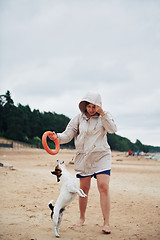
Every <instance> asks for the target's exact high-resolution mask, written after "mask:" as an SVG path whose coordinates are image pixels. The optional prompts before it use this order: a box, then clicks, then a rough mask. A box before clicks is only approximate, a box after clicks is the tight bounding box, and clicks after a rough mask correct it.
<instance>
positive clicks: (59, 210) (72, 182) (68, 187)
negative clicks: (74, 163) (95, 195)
mask: <svg viewBox="0 0 160 240" xmlns="http://www.w3.org/2000/svg"><path fill="white" fill-rule="evenodd" d="M51 173H52V174H54V175H56V176H57V181H58V182H59V181H60V178H61V180H62V188H61V191H60V195H59V197H58V199H57V201H56V203H55V206H53V205H52V203H53V200H51V201H50V202H49V204H48V205H49V208H50V209H51V211H52V213H51V218H52V220H53V227H54V233H55V236H56V237H60V235H59V230H58V229H59V226H60V224H61V220H62V216H63V212H64V210H65V207H66V206H67V205H69V203H70V202H71V201H72V200H73V199H74V198H75V197H76V195H77V194H78V195H79V196H80V197H87V195H86V194H85V193H84V192H83V190H82V189H80V188H79V187H78V183H77V180H76V178H74V177H73V176H72V174H71V173H70V172H68V171H67V169H66V167H65V163H64V162H62V163H60V161H59V160H57V166H56V168H55V171H53V172H51Z"/></svg>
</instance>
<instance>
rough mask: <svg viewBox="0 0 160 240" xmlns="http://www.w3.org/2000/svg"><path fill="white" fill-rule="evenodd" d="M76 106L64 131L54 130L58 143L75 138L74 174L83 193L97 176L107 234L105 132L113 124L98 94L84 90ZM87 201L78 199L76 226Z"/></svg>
mask: <svg viewBox="0 0 160 240" xmlns="http://www.w3.org/2000/svg"><path fill="white" fill-rule="evenodd" d="M79 109H80V111H81V113H80V114H78V115H77V116H76V117H74V118H73V119H71V121H70V122H69V124H68V126H67V127H66V130H65V131H64V132H62V133H57V136H58V140H59V143H60V144H64V143H67V142H69V141H71V140H72V139H73V138H74V139H75V147H76V154H75V159H74V167H75V171H76V176H77V178H79V179H80V188H81V189H83V191H84V192H85V193H86V194H87V195H88V193H89V189H90V183H91V178H92V177H95V178H96V179H97V186H98V190H99V193H100V204H101V210H102V214H103V219H104V223H103V228H102V231H103V233H106V234H109V233H111V230H110V226H109V215H110V197H109V181H110V171H111V150H110V147H109V145H108V142H107V136H106V134H107V132H108V133H115V132H116V131H117V127H116V125H115V123H114V120H113V118H112V116H111V114H110V113H109V112H105V111H103V109H102V103H101V96H100V95H99V94H98V93H93V92H88V93H87V94H86V95H85V97H84V98H83V99H82V101H81V102H80V103H79ZM87 200H88V199H87V198H81V197H80V198H79V208H80V220H79V222H78V224H76V226H83V224H84V221H85V212H86V208H87Z"/></svg>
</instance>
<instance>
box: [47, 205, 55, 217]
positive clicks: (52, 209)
mask: <svg viewBox="0 0 160 240" xmlns="http://www.w3.org/2000/svg"><path fill="white" fill-rule="evenodd" d="M53 202H54V200H51V201H50V202H49V203H48V207H49V208H50V209H51V211H52V212H51V219H52V216H53V213H54V206H53V205H52V203H53Z"/></svg>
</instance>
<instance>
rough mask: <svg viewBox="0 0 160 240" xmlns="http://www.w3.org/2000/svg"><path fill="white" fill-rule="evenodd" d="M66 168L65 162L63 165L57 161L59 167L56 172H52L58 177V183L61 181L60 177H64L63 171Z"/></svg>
mask: <svg viewBox="0 0 160 240" xmlns="http://www.w3.org/2000/svg"><path fill="white" fill-rule="evenodd" d="M64 168H65V163H64V161H63V162H62V163H61V162H60V161H59V160H57V166H56V167H55V171H52V172H51V173H52V174H54V175H56V176H57V182H59V181H60V177H61V176H62V172H63V169H64Z"/></svg>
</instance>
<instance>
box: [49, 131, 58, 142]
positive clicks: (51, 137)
mask: <svg viewBox="0 0 160 240" xmlns="http://www.w3.org/2000/svg"><path fill="white" fill-rule="evenodd" d="M49 138H50V139H51V140H52V141H54V140H55V139H56V138H57V135H56V133H55V132H53V135H52V136H51V135H50V136H49Z"/></svg>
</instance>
